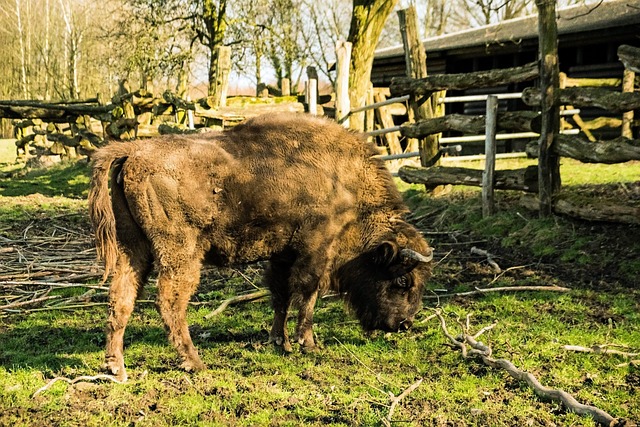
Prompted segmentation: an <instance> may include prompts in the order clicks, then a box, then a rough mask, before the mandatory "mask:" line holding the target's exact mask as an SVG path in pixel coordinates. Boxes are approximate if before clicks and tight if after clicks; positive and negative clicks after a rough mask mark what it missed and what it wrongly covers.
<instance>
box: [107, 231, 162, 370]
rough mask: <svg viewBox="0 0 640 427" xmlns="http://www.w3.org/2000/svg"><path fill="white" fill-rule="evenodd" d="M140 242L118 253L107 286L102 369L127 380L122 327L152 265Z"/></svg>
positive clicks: (125, 323) (125, 324)
mask: <svg viewBox="0 0 640 427" xmlns="http://www.w3.org/2000/svg"><path fill="white" fill-rule="evenodd" d="M144 243H146V242H145V241H144V240H142V241H141V244H140V245H138V248H137V249H136V251H132V250H131V248H125V250H123V251H121V252H120V254H119V255H118V261H117V266H116V271H115V274H114V276H113V280H112V281H111V286H110V288H109V318H108V320H107V346H106V351H105V369H106V370H107V371H108V372H110V373H112V374H113V375H115V376H116V377H118V379H120V380H121V381H126V379H127V373H126V371H125V368H124V357H123V354H122V352H123V346H124V343H123V337H124V330H125V327H126V326H127V322H128V321H129V318H130V317H131V312H132V311H133V306H134V304H135V301H136V299H137V298H138V295H139V293H140V291H141V290H142V287H143V285H144V283H145V282H146V280H147V277H148V275H149V272H150V271H151V266H152V264H151V252H150V251H149V249H148V245H145V244H144Z"/></svg>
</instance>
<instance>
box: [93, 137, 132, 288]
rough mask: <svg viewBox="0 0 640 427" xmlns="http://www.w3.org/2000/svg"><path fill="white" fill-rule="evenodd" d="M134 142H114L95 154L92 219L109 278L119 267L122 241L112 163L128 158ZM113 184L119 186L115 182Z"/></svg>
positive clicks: (101, 257)
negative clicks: (115, 209) (115, 211)
mask: <svg viewBox="0 0 640 427" xmlns="http://www.w3.org/2000/svg"><path fill="white" fill-rule="evenodd" d="M131 148H132V146H131V145H130V144H112V145H109V146H107V147H105V148H102V149H100V150H98V151H97V152H96V153H95V154H94V155H93V156H92V160H93V169H92V174H91V184H90V185H89V218H90V219H91V223H92V225H93V231H94V233H95V241H96V250H97V253H98V259H101V260H103V261H104V275H103V276H102V281H103V282H104V281H106V280H107V278H108V277H109V273H111V272H112V271H113V270H114V269H115V266H116V261H117V259H118V242H117V237H116V221H115V217H114V214H113V205H112V203H111V197H110V196H109V175H110V171H111V166H112V165H113V164H114V163H115V162H116V161H117V160H118V159H123V158H126V157H127V156H128V155H129V153H130V152H131ZM113 185H117V184H116V183H115V182H113Z"/></svg>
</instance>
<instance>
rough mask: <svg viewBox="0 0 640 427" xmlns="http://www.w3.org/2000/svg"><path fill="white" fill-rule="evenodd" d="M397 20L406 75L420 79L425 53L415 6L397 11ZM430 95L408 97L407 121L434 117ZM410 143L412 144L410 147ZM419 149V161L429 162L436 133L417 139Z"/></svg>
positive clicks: (434, 150)
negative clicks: (422, 97) (426, 96)
mask: <svg viewBox="0 0 640 427" xmlns="http://www.w3.org/2000/svg"><path fill="white" fill-rule="evenodd" d="M398 20H399V22H400V33H401V34H402V42H403V44H404V52H405V64H406V72H407V73H406V74H407V77H410V78H414V79H421V78H425V77H427V54H426V52H425V50H424V46H423V45H422V42H421V41H420V36H419V31H418V17H417V14H416V10H415V7H413V6H410V7H409V8H407V9H404V10H399V11H398ZM433 99H437V97H432V98H430V99H426V100H425V99H418V98H417V97H416V96H415V94H412V95H411V97H410V99H409V104H410V107H411V108H410V112H409V121H410V122H415V121H416V120H422V119H429V118H432V117H435V108H434V105H433V101H432V100H433ZM411 145H414V147H412V146H411ZM415 145H416V143H415V141H414V142H412V141H409V147H408V148H407V150H408V151H414V150H415ZM417 145H418V147H417V148H418V149H419V151H420V161H421V163H422V164H423V165H426V164H429V163H430V160H431V159H433V158H434V157H435V156H436V155H437V154H438V145H439V137H438V135H430V136H428V137H426V138H424V139H422V140H419V141H417Z"/></svg>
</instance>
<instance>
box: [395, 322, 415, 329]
mask: <svg viewBox="0 0 640 427" xmlns="http://www.w3.org/2000/svg"><path fill="white" fill-rule="evenodd" d="M411 325H413V322H412V321H411V320H403V321H402V322H400V325H398V330H400V331H406V330H408V329H409V328H410V327H411Z"/></svg>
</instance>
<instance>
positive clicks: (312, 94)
mask: <svg viewBox="0 0 640 427" xmlns="http://www.w3.org/2000/svg"><path fill="white" fill-rule="evenodd" d="M309 114H312V115H314V116H315V115H317V114H318V80H316V79H311V80H309Z"/></svg>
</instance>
